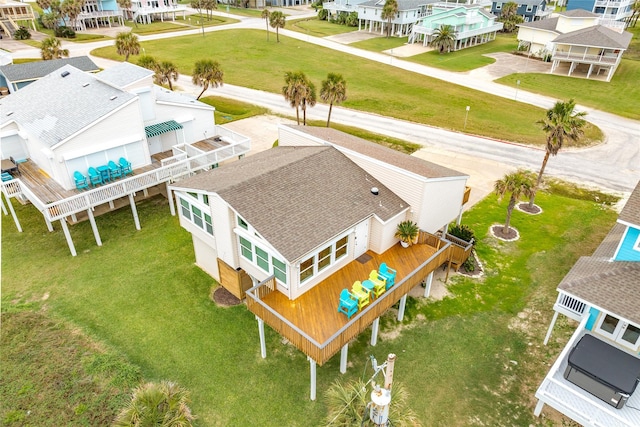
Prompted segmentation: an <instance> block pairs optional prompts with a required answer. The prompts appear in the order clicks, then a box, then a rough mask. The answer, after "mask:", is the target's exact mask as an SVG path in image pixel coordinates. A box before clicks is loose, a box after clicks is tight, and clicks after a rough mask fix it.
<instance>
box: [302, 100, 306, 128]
mask: <svg viewBox="0 0 640 427" xmlns="http://www.w3.org/2000/svg"><path fill="white" fill-rule="evenodd" d="M302 124H303V125H304V126H306V125H307V107H306V106H305V105H304V104H302Z"/></svg>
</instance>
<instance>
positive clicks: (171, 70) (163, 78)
mask: <svg viewBox="0 0 640 427" xmlns="http://www.w3.org/2000/svg"><path fill="white" fill-rule="evenodd" d="M155 71H156V75H155V79H156V83H157V84H159V85H163V84H165V83H166V84H168V85H169V90H173V85H172V84H171V80H173V81H174V82H177V81H178V77H180V73H178V67H176V66H175V64H174V63H173V62H171V61H162V62H159V63H158V65H157V66H156V70H155Z"/></svg>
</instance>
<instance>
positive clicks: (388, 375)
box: [384, 353, 396, 390]
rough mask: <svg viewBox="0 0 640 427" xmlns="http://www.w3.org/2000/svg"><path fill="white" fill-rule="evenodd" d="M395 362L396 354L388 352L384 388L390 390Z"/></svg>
mask: <svg viewBox="0 0 640 427" xmlns="http://www.w3.org/2000/svg"><path fill="white" fill-rule="evenodd" d="M395 363H396V355H395V354H393V353H390V354H389V355H388V356H387V369H386V370H385V373H384V388H386V389H387V390H391V385H392V383H393V368H394V365H395Z"/></svg>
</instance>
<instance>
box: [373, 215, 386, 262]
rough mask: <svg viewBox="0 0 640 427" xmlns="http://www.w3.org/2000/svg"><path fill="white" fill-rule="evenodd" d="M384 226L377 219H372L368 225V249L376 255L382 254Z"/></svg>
mask: <svg viewBox="0 0 640 427" xmlns="http://www.w3.org/2000/svg"><path fill="white" fill-rule="evenodd" d="M383 235H384V226H383V225H382V223H381V222H380V220H379V219H378V218H375V217H374V218H372V219H371V222H370V224H369V249H370V250H372V251H373V252H375V253H377V254H381V253H382V252H384V249H382V248H383V247H384V245H383V240H384V239H383Z"/></svg>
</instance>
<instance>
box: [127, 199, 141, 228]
mask: <svg viewBox="0 0 640 427" xmlns="http://www.w3.org/2000/svg"><path fill="white" fill-rule="evenodd" d="M129 203H130V204H131V213H133V222H134V223H135V224H136V230H138V231H140V219H139V218H138V210H137V209H136V201H135V199H134V198H133V193H131V194H129Z"/></svg>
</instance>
